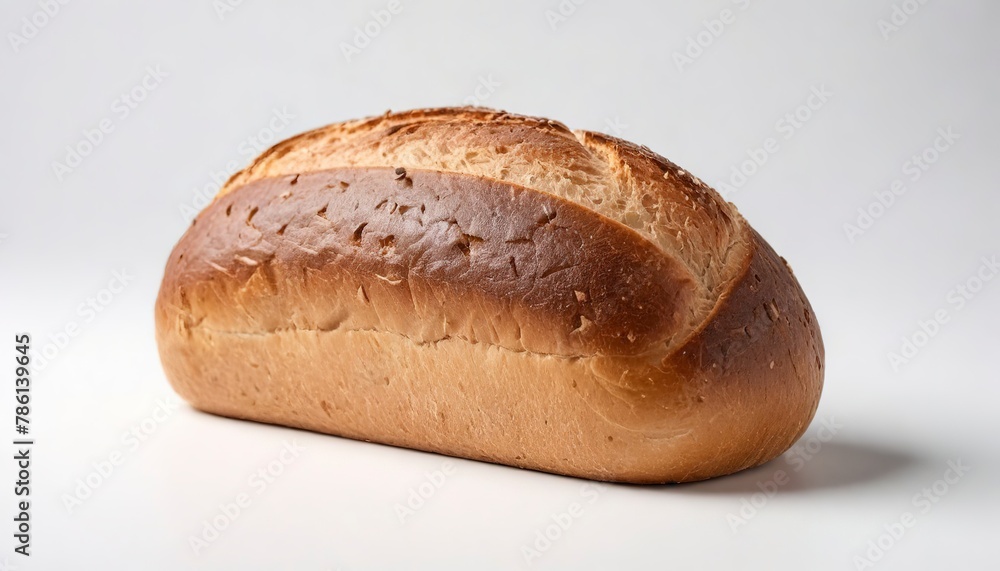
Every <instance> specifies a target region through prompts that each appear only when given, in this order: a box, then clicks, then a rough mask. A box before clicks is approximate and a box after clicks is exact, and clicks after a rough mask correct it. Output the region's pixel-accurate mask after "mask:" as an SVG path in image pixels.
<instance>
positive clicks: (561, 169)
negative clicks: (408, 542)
mask: <svg viewBox="0 0 1000 571" xmlns="http://www.w3.org/2000/svg"><path fill="white" fill-rule="evenodd" d="M156 335H157V341H158V344H159V350H160V356H161V360H162V362H163V367H164V369H165V371H166V375H167V378H168V379H169V380H170V382H171V383H172V385H173V387H174V388H175V390H176V391H177V392H178V393H179V394H180V395H181V396H182V397H183V398H185V399H186V400H187V401H188V402H190V403H191V404H192V405H193V406H194V407H196V408H198V409H201V410H204V411H207V412H210V413H215V414H219V415H224V416H229V417H234V418H241V419H250V420H255V421H259V422H267V423H274V424H280V425H286V426H292V427H298V428H304V429H308V430H314V431H318V432H324V433H328V434H335V435H339V436H344V437H349V438H355V439H361V440H367V441H374V442H380V443H384V444H391V445H395V446H403V447H408V448H415V449H420V450H426V451H432V452H438V453H442V454H448V455H453V456H459V457H465V458H473V459H478V460H485V461H490V462H497V463H502V464H508V465H511V466H518V467H522V468H531V469H535V470H542V471H547V472H554V473H559V474H567V475H573V476H580V477H584V478H592V479H596V480H607V481H620V482H634V483H661V482H682V481H691V480H699V479H705V478H710V477H713V476H718V475H722V474H728V473H731V472H735V471H737V470H741V469H744V468H748V467H751V466H756V465H759V464H761V463H763V462H766V461H768V460H770V459H772V458H774V457H775V456H777V455H778V454H781V453H782V452H783V451H785V450H787V449H788V448H789V447H790V446H791V445H792V444H793V443H794V442H795V440H796V439H797V438H798V437H799V436H800V435H801V434H802V433H803V431H804V430H805V428H806V426H807V425H808V424H809V422H810V420H811V419H812V417H813V414H814V413H815V410H816V406H817V404H818V401H819V396H820V392H821V389H822V384H823V346H822V341H821V338H820V332H819V328H818V326H817V323H816V319H815V317H814V316H813V312H812V310H811V308H810V306H809V302H808V301H807V300H806V298H805V296H804V295H803V293H802V291H801V289H800V287H799V285H798V283H797V282H796V280H795V278H794V277H793V276H792V273H791V270H790V269H789V268H788V266H787V265H786V263H785V262H784V260H783V259H782V258H780V257H778V256H777V255H776V254H775V253H774V251H773V250H772V249H771V248H770V246H768V244H767V243H766V242H764V240H763V239H762V238H761V237H760V236H759V235H758V234H757V233H756V232H755V231H754V230H753V229H752V228H750V226H749V225H747V223H746V222H745V221H744V220H743V219H742V218H741V217H740V215H739V214H738V213H737V212H736V210H735V208H734V207H733V206H732V205H731V204H728V203H726V202H725V201H723V200H722V199H721V198H720V197H719V195H718V194H716V193H715V192H714V191H713V190H712V189H710V188H709V187H707V186H706V185H705V184H703V183H702V182H701V181H700V180H698V179H697V178H695V177H694V176H692V175H691V174H689V173H687V172H685V171H683V170H681V169H680V168H678V167H677V166H676V165H674V164H673V163H671V162H670V161H668V160H666V159H664V158H663V157H660V156H659V155H656V154H654V153H652V152H650V151H649V150H648V149H646V148H645V147H639V146H636V145H633V144H631V143H628V142H626V141H623V140H620V139H616V138H613V137H609V136H606V135H602V134H598V133H593V132H588V131H570V130H569V129H567V128H566V127H565V126H563V125H562V124H560V123H557V122H554V121H550V120H546V119H538V118H532V117H524V116H518V115H512V114H508V113H504V112H499V111H492V110H486V109H479V108H460V109H456V108H449V109H430V110H418V111H408V112H402V113H387V114H385V115H383V116H380V117H376V118H370V119H366V120H360V121H353V122H347V123H341V124H336V125H330V126H327V127H323V128H320V129H316V130H314V131H310V132H307V133H304V134H302V135H298V136H296V137H293V138H291V139H288V140H286V141H283V142H281V143H279V144H277V145H275V146H274V147H273V148H271V149H269V150H268V151H266V152H265V153H264V154H263V155H261V156H260V157H258V158H257V159H256V160H255V161H253V163H252V164H251V165H250V166H248V167H247V168H246V169H244V170H243V171H241V172H239V173H237V174H236V175H234V176H233V177H232V178H231V179H230V180H229V181H228V183H227V184H226V185H225V186H224V188H222V189H221V191H220V192H219V194H218V196H217V197H216V198H215V200H214V201H213V202H212V204H211V205H209V206H208V207H207V208H205V210H204V211H202V212H201V213H200V214H199V215H198V217H197V218H196V219H195V221H194V222H193V223H192V225H191V227H190V228H189V229H188V230H187V232H186V233H185V234H184V236H183V237H182V238H181V240H180V242H179V243H178V244H177V246H176V247H175V248H174V250H173V252H172V254H171V255H170V258H169V260H168V262H167V266H166V271H165V275H164V278H163V283H162V286H161V289H160V293H159V296H158V298H157V301H156Z"/></svg>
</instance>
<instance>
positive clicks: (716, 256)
mask: <svg viewBox="0 0 1000 571" xmlns="http://www.w3.org/2000/svg"><path fill="white" fill-rule="evenodd" d="M344 168H388V169H396V168H403V169H406V170H407V171H408V172H418V171H431V172H439V173H452V174H456V175H467V178H466V179H465V180H467V181H475V180H476V179H477V178H478V179H481V180H484V181H498V182H504V183H508V184H510V185H513V186H515V187H521V188H524V189H528V190H530V191H534V192H535V193H536V196H537V197H539V198H541V197H543V196H544V195H548V197H549V198H551V197H557V198H560V199H562V200H563V201H566V202H568V203H571V204H573V205H577V206H579V207H582V208H583V209H586V210H588V211H590V212H591V213H592V214H594V215H597V216H598V217H599V218H602V219H604V222H605V223H610V222H615V223H617V224H618V225H621V226H624V227H626V228H627V229H630V230H631V231H632V232H633V233H634V234H635V235H637V236H638V237H639V238H641V241H644V242H646V243H647V244H646V245H639V246H636V247H638V248H639V249H641V250H649V247H650V246H651V247H652V248H654V249H656V250H658V251H659V252H660V253H661V257H662V258H663V260H661V262H660V263H661V264H665V265H669V266H671V267H673V268H674V270H673V271H674V273H673V274H671V275H669V276H665V278H664V279H665V280H666V281H667V282H674V285H676V284H677V283H681V282H683V283H684V287H683V288H681V290H683V291H680V294H679V295H681V296H682V297H683V298H684V299H683V302H682V303H680V307H679V311H681V312H682V313H683V315H677V316H670V322H671V323H672V326H673V327H674V331H673V332H672V334H670V335H665V336H661V337H663V339H661V340H660V341H663V342H664V343H665V344H666V345H664V346H663V347H661V348H660V349H661V350H663V349H665V350H669V349H672V348H676V346H677V344H678V343H679V342H681V341H682V340H683V339H684V338H685V337H686V336H687V335H689V334H691V333H693V332H694V331H696V330H697V329H698V328H699V326H700V325H701V324H703V323H704V322H705V320H706V319H708V317H709V315H710V314H711V312H712V310H713V308H714V307H715V306H716V305H717V304H718V302H719V299H720V296H721V295H722V294H723V293H724V292H725V291H726V290H727V288H729V287H731V286H732V282H733V280H734V279H735V277H736V276H738V275H739V273H740V270H741V268H744V267H745V266H746V264H747V263H748V259H749V253H750V248H749V245H750V236H749V233H748V228H747V226H746V224H745V223H744V222H743V220H742V218H741V217H740V216H739V214H738V213H737V212H736V210H735V208H733V207H732V205H730V204H728V203H726V202H725V201H724V200H722V199H721V197H719V195H718V194H717V193H715V192H714V191H712V190H711V189H710V188H709V187H707V186H706V185H705V184H704V183H702V182H701V181H700V180H699V179H697V178H696V177H694V176H693V175H691V174H690V173H688V172H686V171H684V170H683V169H681V168H679V167H677V166H676V165H675V164H673V163H671V162H670V161H668V160H667V159H665V158H663V157H661V156H659V155H657V154H655V153H653V152H651V151H650V150H649V149H647V148H645V147H640V146H637V145H634V144H632V143H629V142H627V141H623V140H621V139H616V138H614V137H609V136H607V135H603V134H600V133H594V132H589V131H575V132H574V131H571V130H570V129H568V128H567V127H566V126H565V125H563V124H562V123H559V122H556V121H551V120H548V119H541V118H535V117H528V116H522V115H514V114H510V113H506V112H503V111H495V110H490V109H483V108H469V107H466V108H441V109H423V110H412V111H404V112H400V113H388V112H387V113H386V114H384V115H381V116H377V117H371V118H367V119H362V120H357V121H350V122H345V123H338V124H334V125H329V126H326V127H322V128H319V129H315V130H312V131H309V132H306V133H303V134H301V135H298V136H295V137H292V138H290V139H288V140H285V141H282V142H280V143H278V144H276V145H275V146H274V147H272V148H271V149H269V150H268V151H266V152H264V153H263V154H262V155H261V156H260V157H258V158H257V159H256V160H255V161H254V162H253V163H252V164H250V165H249V166H248V167H247V168H245V169H243V170H242V171H240V172H238V173H236V174H235V175H233V176H232V177H231V179H230V180H229V181H228V182H227V183H226V185H225V186H224V187H223V188H222V190H221V191H220V192H219V195H218V197H217V200H222V199H224V197H226V196H227V195H229V193H231V192H233V191H235V190H237V189H240V188H241V187H244V186H247V185H250V184H251V183H253V182H255V181H259V180H262V179H267V178H274V177H284V176H295V175H300V176H301V175H303V174H308V173H312V172H316V171H325V170H331V169H344ZM473 186H477V185H473ZM478 186H483V185H478ZM478 186H477V188H478ZM470 192H471V191H470ZM530 216H531V217H536V216H537V215H536V214H535V213H534V212H533V213H531V214H530ZM632 243H633V244H638V243H639V242H638V241H635V240H633V241H632ZM594 267H597V266H594ZM546 270H547V268H540V269H539V272H544V271H546ZM672 309H678V308H677V307H674V308H672ZM584 318H586V317H584ZM574 319H575V318H574ZM651 348H652V345H651V344H643V343H639V344H634V345H633V349H631V350H629V351H628V352H630V353H634V352H636V351H643V350H649V349H651ZM617 350H623V349H622V348H618V349H617Z"/></svg>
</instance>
